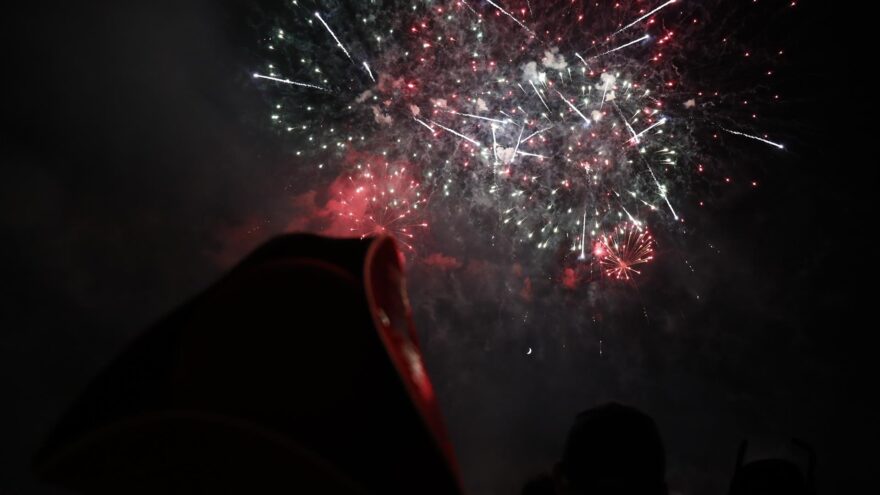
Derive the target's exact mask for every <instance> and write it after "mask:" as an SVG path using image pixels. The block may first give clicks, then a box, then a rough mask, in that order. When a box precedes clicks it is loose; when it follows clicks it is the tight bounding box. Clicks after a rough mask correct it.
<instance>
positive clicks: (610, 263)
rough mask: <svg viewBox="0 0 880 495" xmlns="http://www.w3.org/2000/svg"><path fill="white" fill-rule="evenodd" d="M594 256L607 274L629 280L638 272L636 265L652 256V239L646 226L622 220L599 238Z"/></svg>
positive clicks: (646, 261) (649, 259) (645, 261)
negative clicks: (620, 223)
mask: <svg viewBox="0 0 880 495" xmlns="http://www.w3.org/2000/svg"><path fill="white" fill-rule="evenodd" d="M593 256H594V257H595V259H596V260H597V262H598V264H599V266H600V268H601V269H602V273H603V274H604V275H605V276H606V277H609V278H613V279H616V280H630V279H631V278H632V277H633V276H634V275H638V274H640V273H641V271H639V270H637V269H636V268H635V267H637V266H639V265H644V264H645V263H648V262H650V261H651V260H653V259H654V238H653V237H652V236H651V233H650V232H648V230H647V229H645V228H642V227H639V226H638V225H634V224H631V223H624V224H622V225H620V226H619V227H617V228H615V229H614V230H613V231H612V232H611V233H610V234H603V235H602V236H600V237H599V239H598V240H597V241H596V244H595V245H594V246H593Z"/></svg>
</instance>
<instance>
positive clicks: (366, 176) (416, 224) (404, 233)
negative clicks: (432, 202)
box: [337, 162, 428, 249]
mask: <svg viewBox="0 0 880 495" xmlns="http://www.w3.org/2000/svg"><path fill="white" fill-rule="evenodd" d="M347 179H348V182H349V186H350V187H347V188H343V189H341V190H340V191H339V198H337V201H338V203H339V205H341V208H340V209H339V211H338V215H339V216H340V217H342V218H343V219H345V220H347V221H348V222H349V224H350V226H349V227H348V229H349V231H350V232H351V233H352V235H356V236H359V237H360V238H364V237H366V236H369V235H378V234H387V235H392V236H394V237H395V238H396V239H397V240H398V241H399V242H400V243H401V244H403V245H404V246H405V247H407V248H408V249H412V245H411V241H412V239H413V237H414V233H415V231H417V230H419V229H424V228H427V227H428V224H427V222H425V221H424V220H423V217H422V216H421V212H420V208H422V209H423V208H424V206H425V203H426V201H427V198H425V197H424V196H423V195H422V191H421V187H420V184H419V182H418V181H416V180H415V179H413V178H411V177H410V176H409V174H408V172H407V168H406V166H404V165H393V164H389V163H387V162H386V163H383V164H381V165H378V166H373V165H371V164H369V163H367V164H363V165H361V164H359V165H357V166H356V168H355V170H354V171H353V173H352V174H350V175H349V176H348V178H347Z"/></svg>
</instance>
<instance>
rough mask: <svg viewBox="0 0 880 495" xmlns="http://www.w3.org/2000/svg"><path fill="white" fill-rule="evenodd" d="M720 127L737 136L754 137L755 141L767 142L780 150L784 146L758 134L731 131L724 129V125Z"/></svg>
mask: <svg viewBox="0 0 880 495" xmlns="http://www.w3.org/2000/svg"><path fill="white" fill-rule="evenodd" d="M722 129H724V130H725V131H726V132H729V133H731V134H736V135H737V136H743V137H747V138H749V139H755V140H757V141H761V142H762V143H767V144H769V145H771V146H776V147H777V148H779V149H781V150H782V149H785V146H784V145H782V144H780V143H774V142H773V141H770V140H768V139H764V138H762V137H759V136H753V135H751V134H746V133H744V132H739V131H731V130H730V129H725V128H724V127H722Z"/></svg>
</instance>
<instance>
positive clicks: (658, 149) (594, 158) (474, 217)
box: [252, 0, 784, 279]
mask: <svg viewBox="0 0 880 495" xmlns="http://www.w3.org/2000/svg"><path fill="white" fill-rule="evenodd" d="M732 6H734V3H728V4H724V3H723V2H722V3H720V4H719V7H718V8H710V7H708V6H706V5H704V4H703V3H702V2H686V1H682V0H668V1H662V0H661V1H657V2H644V1H623V2H619V1H615V2H608V3H603V2H598V3H597V2H550V1H547V2H538V1H533V2H521V1H516V0H506V1H503V2H502V1H495V2H482V3H477V2H467V1H464V0H457V1H449V2H442V1H441V2H436V1H434V2H428V1H425V2H420V1H417V2H402V1H395V0H375V1H371V2H355V3H351V2H340V1H335V0H326V1H316V0H296V1H293V2H292V3H290V4H288V8H289V9H292V11H288V12H285V13H284V14H283V15H279V16H277V17H273V18H271V19H270V20H269V21H268V24H269V27H267V28H265V30H264V31H263V32H262V34H263V37H262V46H263V47H264V49H265V56H266V58H267V61H266V62H265V63H264V64H263V66H262V67H260V68H259V69H260V70H257V71H252V72H253V73H254V74H253V75H254V81H256V84H258V85H260V86H262V87H264V88H266V90H267V94H269V95H270V99H271V100H272V112H271V115H270V116H271V120H270V121H271V124H272V126H273V127H274V128H275V129H276V130H277V131H279V132H281V133H283V134H285V135H286V136H287V137H288V138H289V143H290V145H291V147H292V150H293V152H294V153H295V154H296V156H299V157H303V162H305V163H308V162H312V163H318V164H319V167H322V170H323V171H324V173H330V172H327V171H328V170H334V169H337V167H334V166H329V167H326V168H323V167H324V166H325V164H327V163H342V162H343V161H344V160H342V159H341V157H343V156H345V155H346V154H347V153H351V152H358V151H361V152H368V153H372V154H375V155H379V154H381V155H382V156H384V157H386V159H387V160H390V161H391V162H394V163H396V162H397V161H405V162H406V163H408V164H409V165H410V168H407V169H395V170H390V171H389V170H378V169H377V168H376V166H373V167H367V166H365V167H364V168H363V169H358V170H357V171H356V172H355V173H354V174H353V175H352V176H351V181H352V182H353V183H356V184H358V185H357V187H355V188H354V189H352V191H353V192H351V194H352V196H351V197H344V198H343V197H340V198H338V200H339V201H340V203H341V204H347V205H351V206H350V210H351V211H349V212H348V213H346V214H347V215H349V218H351V219H352V221H353V222H354V224H353V226H352V227H351V231H352V232H354V233H356V234H358V235H367V234H371V233H375V232H391V233H393V234H394V235H396V236H397V237H398V238H399V239H401V240H404V241H407V243H408V244H409V242H408V240H412V238H413V232H414V230H415V229H416V228H423V227H424V226H425V225H426V224H427V222H426V221H425V220H423V219H424V218H427V215H428V214H434V215H442V214H448V212H450V211H453V210H455V211H462V212H464V213H465V218H466V221H469V222H472V223H473V225H472V226H473V227H475V231H478V232H485V233H486V234H487V235H491V236H492V238H493V239H495V238H499V237H500V236H501V235H503V236H504V237H505V238H509V239H512V240H514V241H515V242H517V243H520V244H523V245H526V246H531V247H533V248H536V249H539V250H543V249H548V248H557V249H567V250H570V251H572V252H575V253H579V255H580V256H578V259H580V260H582V261H584V262H586V261H587V253H588V252H589V248H588V246H591V245H596V244H603V243H604V244H607V245H606V247H607V248H609V250H611V251H615V249H611V248H613V246H622V247H623V248H625V249H623V250H622V251H620V252H619V255H616V256H617V260H618V261H619V262H622V263H623V265H619V266H618V268H617V271H615V272H614V276H613V278H621V279H626V278H629V277H630V276H632V275H633V274H635V273H638V272H637V271H636V270H634V269H632V267H633V266H636V265H639V264H642V263H644V262H645V261H639V260H643V259H644V260H647V259H649V258H648V257H647V255H651V250H650V249H651V246H652V244H651V242H652V241H651V242H649V241H650V236H648V235H647V234H646V233H645V234H641V233H640V234H639V235H635V234H633V232H631V230H632V227H628V228H627V229H628V230H627V231H628V232H629V234H627V235H630V234H632V235H634V238H633V240H641V241H643V242H645V243H647V244H645V245H644V246H645V247H646V249H648V252H647V253H642V254H644V255H646V256H641V255H639V256H633V255H634V254H637V253H639V251H638V250H633V249H631V248H628V247H627V246H629V244H627V243H617V244H614V243H613V242H612V241H611V240H610V239H609V238H607V237H606V236H605V235H604V234H602V233H603V232H618V231H619V230H620V227H619V225H621V222H626V223H627V224H628V225H630V226H639V225H644V224H646V222H647V221H648V220H650V221H651V224H652V225H655V226H664V225H665V226H671V225H674V224H679V223H681V222H683V221H684V219H683V216H682V214H681V213H680V211H681V210H682V205H686V204H687V203H688V202H691V203H696V201H692V200H689V199H688V198H687V197H686V195H687V194H688V193H689V190H690V186H691V183H692V181H693V179H694V178H695V177H696V175H697V174H698V173H702V172H703V166H702V165H701V164H700V163H701V162H703V161H704V158H705V153H706V150H707V149H708V148H709V147H710V146H709V145H710V144H711V146H714V142H713V140H716V139H720V137H721V136H726V137H728V138H730V139H737V140H739V141H748V140H753V141H758V142H761V143H764V144H767V145H770V146H772V148H776V150H775V152H779V151H780V150H782V149H784V147H783V145H782V144H781V143H778V142H777V141H776V140H773V139H770V138H769V136H767V135H766V134H764V133H763V132H760V131H759V130H758V129H756V128H755V126H754V122H756V119H757V118H758V117H757V112H756V110H755V108H761V107H760V105H762V104H769V103H773V102H774V101H777V100H778V95H774V96H771V95H772V93H767V92H760V91H761V90H755V89H754V88H756V87H759V88H763V87H764V86H766V85H756V84H754V82H755V81H754V78H755V77H765V76H766V77H769V75H770V74H772V71H767V70H766V67H761V69H760V72H757V71H756V72H755V76H754V77H752V78H750V79H748V80H747V82H746V83H745V84H743V87H744V88H745V89H743V90H742V91H739V92H737V90H727V91H725V92H722V91H719V90H718V85H719V84H721V83H719V82H718V81H719V80H723V81H726V80H729V79H732V78H730V77H726V76H725V77H715V76H714V73H713V71H712V70H709V69H708V68H710V67H715V68H716V72H719V73H720V71H721V70H722V66H721V65H720V62H719V60H728V59H729V57H730V56H731V55H730V54H731V53H735V52H736V51H737V50H738V47H735V46H734V44H733V42H732V41H731V40H732V39H733V37H734V34H735V33H731V32H729V31H728V30H727V27H726V26H725V25H724V23H717V26H718V27H717V28H716V27H714V26H713V25H712V24H711V22H710V21H711V20H712V19H713V16H710V15H709V12H716V11H723V9H724V8H728V9H729V8H732ZM389 12H390V13H392V15H383V14H385V13H389ZM744 53H745V56H746V57H749V58H748V60H749V61H753V60H757V57H756V56H754V55H753V54H752V53H751V52H748V51H746V52H744ZM781 53H782V51H779V54H780V55H781ZM725 57H728V58H725ZM724 69H726V67H724ZM733 79H736V78H733ZM740 79H741V78H740ZM747 105H748V108H746V106H747ZM743 110H746V112H743ZM746 115H747V116H748V117H749V118H750V119H751V120H749V121H745V122H744V121H743V117H744V116H746ZM328 116H333V118H332V119H331V118H329V117H328ZM698 164H700V165H699V166H698ZM397 173H400V174H402V175H403V176H405V177H406V178H405V179H404V178H400V177H398V176H397V175H396V174H397ZM413 175H416V176H419V177H423V178H424V179H425V183H424V184H419V183H418V182H416V181H413V179H411V178H410V177H412V176H413ZM392 189H393V190H394V192H392ZM414 192H420V194H418V195H417V194H414ZM428 195H430V196H431V198H432V200H431V203H430V204H429V203H428V202H427V200H426V198H427V196H428ZM362 203H365V204H366V205H367V208H365V209H364V210H363V213H362V212H361V204H362ZM486 218H494V219H497V223H495V224H494V225H488V224H487V222H486V221H485V220H484V219H486ZM616 235H617V234H613V235H612V237H615V236H616ZM603 239H605V240H608V242H610V243H611V244H608V243H606V242H605V241H604V240H603ZM621 242H622V241H621ZM602 259H603V260H604V261H606V262H607V263H611V261H612V256H611V255H608V256H603V257H602ZM603 266H604V265H603ZM606 269H608V267H606Z"/></svg>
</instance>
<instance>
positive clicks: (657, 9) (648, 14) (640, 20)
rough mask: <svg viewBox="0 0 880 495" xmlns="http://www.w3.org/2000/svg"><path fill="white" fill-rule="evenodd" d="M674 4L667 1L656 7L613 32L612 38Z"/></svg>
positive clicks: (674, 0)
mask: <svg viewBox="0 0 880 495" xmlns="http://www.w3.org/2000/svg"><path fill="white" fill-rule="evenodd" d="M675 2H676V0H669V1H668V2H666V3H664V4H662V5H660V6H659V7H657V8H656V9H654V10H652V11H650V12H648V13H647V14H645V15H643V16H641V17H639V18H638V19H636V20H634V21H632V22H631V23H629V24H627V25H626V26H623V27H622V28H620V29H618V30H617V31H615V32H614V34H612V36H617V35H618V34H620V33H622V32H623V31H626V30H627V29H629V28H631V27H633V26H635V25H636V24H638V23H640V22H642V21H643V20H645V19H647V18H648V17H651V16H652V15H654V13H656V12H657V11H659V10H660V9H663V8H665V7H668V6H669V5H672V4H674V3H675Z"/></svg>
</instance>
